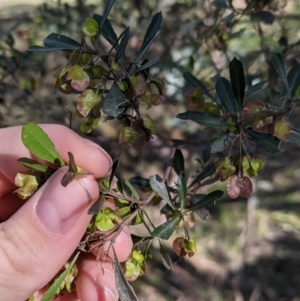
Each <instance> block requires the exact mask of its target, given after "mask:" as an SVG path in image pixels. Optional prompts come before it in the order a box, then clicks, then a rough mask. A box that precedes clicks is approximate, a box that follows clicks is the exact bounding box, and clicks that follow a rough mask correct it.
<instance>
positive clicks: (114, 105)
mask: <svg viewBox="0 0 300 301" xmlns="http://www.w3.org/2000/svg"><path fill="white" fill-rule="evenodd" d="M125 103H126V99H125V96H124V94H123V93H122V92H121V90H120V89H119V87H118V85H117V84H116V83H114V84H113V85H112V87H111V89H110V90H109V92H108V93H107V94H106V96H105V98H104V99H103V106H102V111H103V112H104V113H105V114H106V115H108V116H111V117H117V116H118V115H120V114H122V113H123V112H124V108H119V106H120V105H121V104H125Z"/></svg>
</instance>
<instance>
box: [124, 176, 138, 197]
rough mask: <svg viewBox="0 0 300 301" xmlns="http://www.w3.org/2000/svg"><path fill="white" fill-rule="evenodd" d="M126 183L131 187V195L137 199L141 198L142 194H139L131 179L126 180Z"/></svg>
mask: <svg viewBox="0 0 300 301" xmlns="http://www.w3.org/2000/svg"><path fill="white" fill-rule="evenodd" d="M124 183H125V185H126V186H127V187H128V188H129V190H130V192H131V196H132V197H133V198H134V199H136V200H139V199H140V196H139V194H138V193H137V191H136V190H135V189H134V187H133V186H132V185H131V183H130V181H128V180H125V181H124Z"/></svg>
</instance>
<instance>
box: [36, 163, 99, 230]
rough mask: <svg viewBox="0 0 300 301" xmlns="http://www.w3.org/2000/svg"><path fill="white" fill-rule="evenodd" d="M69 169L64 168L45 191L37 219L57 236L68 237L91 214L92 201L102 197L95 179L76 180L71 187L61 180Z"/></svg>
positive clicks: (52, 178)
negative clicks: (73, 228) (77, 223)
mask: <svg viewBox="0 0 300 301" xmlns="http://www.w3.org/2000/svg"><path fill="white" fill-rule="evenodd" d="M66 172H67V168H60V169H59V170H58V171H56V172H55V173H54V174H53V175H52V176H51V178H50V179H49V180H48V181H47V182H46V183H45V185H44V186H43V187H42V188H41V189H42V194H41V196H40V197H39V200H38V202H37V205H36V215H37V217H38V219H39V221H40V222H41V224H42V225H43V226H44V227H45V228H46V229H47V230H48V231H49V232H51V233H53V234H64V233H66V232H67V231H68V230H69V229H70V228H71V227H72V226H73V225H74V224H75V223H76V221H77V220H78V219H79V218H80V216H81V215H82V214H84V213H86V212H87V209H88V207H89V206H90V205H91V201H92V200H93V199H95V198H97V197H98V189H96V187H97V186H96V185H92V184H93V183H92V181H94V179H93V177H92V176H86V175H85V176H83V177H80V178H78V179H77V178H75V179H74V180H73V181H72V182H71V183H70V184H69V185H68V186H67V187H63V186H62V185H61V179H62V177H63V176H64V175H65V173H66Z"/></svg>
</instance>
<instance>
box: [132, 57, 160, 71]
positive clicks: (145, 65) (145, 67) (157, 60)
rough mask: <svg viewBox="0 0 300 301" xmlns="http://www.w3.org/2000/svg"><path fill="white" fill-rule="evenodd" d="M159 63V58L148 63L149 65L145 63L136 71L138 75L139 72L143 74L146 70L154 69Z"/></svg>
mask: <svg viewBox="0 0 300 301" xmlns="http://www.w3.org/2000/svg"><path fill="white" fill-rule="evenodd" d="M158 62H159V57H158V56H157V57H156V58H154V59H152V60H150V61H148V62H147V63H145V64H143V65H141V67H140V68H138V69H137V70H135V72H136V73H137V72H141V71H143V70H145V69H148V68H150V67H152V66H153V65H155V64H156V63H158Z"/></svg>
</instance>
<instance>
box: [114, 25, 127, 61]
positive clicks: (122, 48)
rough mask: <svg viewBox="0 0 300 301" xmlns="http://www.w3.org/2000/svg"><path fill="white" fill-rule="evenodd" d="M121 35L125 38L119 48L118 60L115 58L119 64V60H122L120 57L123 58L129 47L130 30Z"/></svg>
mask: <svg viewBox="0 0 300 301" xmlns="http://www.w3.org/2000/svg"><path fill="white" fill-rule="evenodd" d="M121 35H123V37H122V40H121V42H120V47H119V48H118V50H117V53H116V58H115V61H116V62H118V60H119V59H120V57H121V56H122V54H123V53H124V51H125V49H126V47H127V44H128V41H129V38H130V28H129V27H127V28H126V29H125V30H124V31H123V33H122V34H121Z"/></svg>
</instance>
